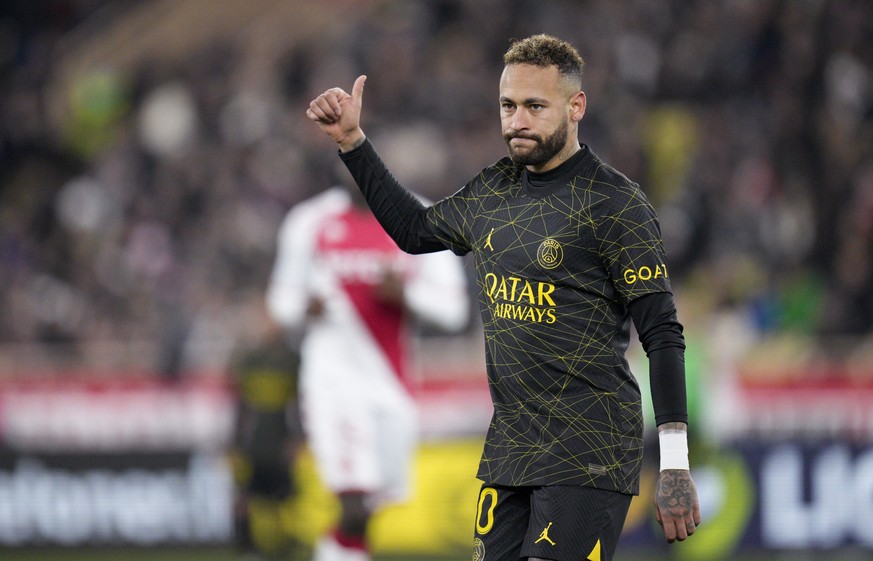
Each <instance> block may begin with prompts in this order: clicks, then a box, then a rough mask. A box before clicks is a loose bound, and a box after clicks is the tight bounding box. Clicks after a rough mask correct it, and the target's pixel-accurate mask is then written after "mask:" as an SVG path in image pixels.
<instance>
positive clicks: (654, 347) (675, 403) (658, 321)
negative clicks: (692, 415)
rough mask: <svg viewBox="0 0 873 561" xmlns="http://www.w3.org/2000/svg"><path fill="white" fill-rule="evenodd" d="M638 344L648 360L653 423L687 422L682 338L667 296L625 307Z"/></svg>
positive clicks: (654, 296)
mask: <svg viewBox="0 0 873 561" xmlns="http://www.w3.org/2000/svg"><path fill="white" fill-rule="evenodd" d="M629 309H630V313H631V317H632V318H633V321H634V325H635V326H636V328H637V333H639V336H640V343H642V345H643V350H645V351H646V356H648V357H649V385H650V387H651V390H652V405H653V406H654V409H655V423H656V424H658V425H661V424H664V423H672V422H682V423H687V422H688V401H687V396H686V394H685V337H683V335H682V324H680V323H679V321H678V320H677V319H676V307H675V306H674V305H673V296H672V295H671V294H670V293H669V292H658V293H653V294H647V295H645V296H642V297H640V298H637V299H636V300H634V301H632V302H631V303H630V305H629Z"/></svg>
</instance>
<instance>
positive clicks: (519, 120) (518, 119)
mask: <svg viewBox="0 0 873 561" xmlns="http://www.w3.org/2000/svg"><path fill="white" fill-rule="evenodd" d="M527 121H528V119H527V112H526V111H525V110H524V109H523V108H521V107H519V108H518V109H516V110H515V113H513V114H512V120H511V121H510V123H509V127H510V128H511V129H512V130H514V131H521V130H524V129H526V128H528V122H527Z"/></svg>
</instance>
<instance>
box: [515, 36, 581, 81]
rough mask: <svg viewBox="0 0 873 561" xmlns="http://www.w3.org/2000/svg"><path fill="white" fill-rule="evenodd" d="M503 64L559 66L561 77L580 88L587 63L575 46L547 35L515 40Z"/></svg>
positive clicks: (541, 66)
mask: <svg viewBox="0 0 873 561" xmlns="http://www.w3.org/2000/svg"><path fill="white" fill-rule="evenodd" d="M503 64H505V65H510V64H532V65H534V66H539V67H540V68H548V67H549V66H557V67H558V72H559V73H560V74H561V76H564V77H565V78H567V79H568V80H570V81H571V82H572V83H574V84H579V85H580V86H581V85H582V70H583V68H584V67H585V61H584V60H583V59H582V56H581V55H580V54H579V51H577V50H576V48H575V47H573V45H571V44H570V43H568V42H566V41H564V40H562V39H558V38H557V37H553V36H551V35H546V34H545V33H541V34H539V35H531V36H530V37H526V38H524V39H517V40H513V42H512V45H510V47H509V49H508V50H507V51H506V53H505V54H504V55H503Z"/></svg>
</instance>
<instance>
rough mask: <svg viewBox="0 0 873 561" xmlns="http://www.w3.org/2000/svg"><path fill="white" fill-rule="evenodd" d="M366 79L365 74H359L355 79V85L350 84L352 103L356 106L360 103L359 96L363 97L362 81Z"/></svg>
mask: <svg viewBox="0 0 873 561" xmlns="http://www.w3.org/2000/svg"><path fill="white" fill-rule="evenodd" d="M366 81H367V76H366V75H364V74H361V75H360V76H358V78H357V79H356V80H355V85H353V86H352V103H354V104H355V105H357V106H360V105H361V98H363V97H364V82H366Z"/></svg>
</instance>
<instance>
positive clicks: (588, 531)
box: [473, 485, 632, 561]
mask: <svg viewBox="0 0 873 561" xmlns="http://www.w3.org/2000/svg"><path fill="white" fill-rule="evenodd" d="M631 498H632V497H631V495H625V494H624V493H617V492H615V491H604V490H602V489H594V488H591V487H581V486H572V485H549V486H543V487H503V486H500V485H483V486H482V489H481V490H480V491H479V501H478V506H477V509H476V528H475V538H474V540H473V561H518V560H519V558H521V559H524V558H527V557H540V558H542V559H551V560H554V561H589V560H590V561H610V560H611V559H612V556H613V554H614V553H615V548H616V545H618V538H619V536H620V535H621V530H622V527H623V526H624V520H625V517H626V516H627V511H628V508H630V503H631Z"/></svg>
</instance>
